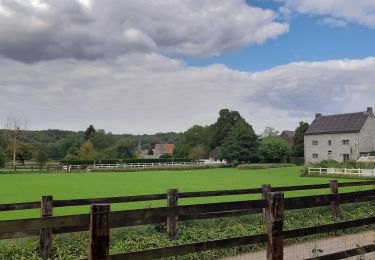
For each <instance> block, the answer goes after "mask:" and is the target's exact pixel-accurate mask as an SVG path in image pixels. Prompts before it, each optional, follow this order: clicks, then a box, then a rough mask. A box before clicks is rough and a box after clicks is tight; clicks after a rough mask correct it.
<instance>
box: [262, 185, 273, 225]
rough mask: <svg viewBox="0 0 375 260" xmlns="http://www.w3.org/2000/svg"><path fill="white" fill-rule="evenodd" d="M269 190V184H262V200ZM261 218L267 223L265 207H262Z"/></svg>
mask: <svg viewBox="0 0 375 260" xmlns="http://www.w3.org/2000/svg"><path fill="white" fill-rule="evenodd" d="M269 192H271V184H262V200H266V199H267V194H268V193H269ZM262 220H263V223H264V224H267V214H266V208H263V209H262Z"/></svg>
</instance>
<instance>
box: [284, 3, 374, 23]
mask: <svg viewBox="0 0 375 260" xmlns="http://www.w3.org/2000/svg"><path fill="white" fill-rule="evenodd" d="M277 1H279V2H284V3H285V6H284V7H283V9H285V8H287V9H290V10H293V11H296V12H299V13H303V14H313V15H319V16H326V17H327V18H328V19H330V20H326V21H328V22H329V21H331V22H333V21H336V22H337V21H340V25H341V26H343V25H344V22H346V23H349V22H351V23H357V24H361V25H365V26H368V27H370V28H375V1H374V0H360V1H358V0H345V1H342V0H328V1H327V0H277ZM333 19H334V20H333ZM330 24H331V25H332V23H330ZM336 24H337V23H336Z"/></svg>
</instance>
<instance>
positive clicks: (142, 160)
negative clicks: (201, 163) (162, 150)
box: [122, 158, 192, 163]
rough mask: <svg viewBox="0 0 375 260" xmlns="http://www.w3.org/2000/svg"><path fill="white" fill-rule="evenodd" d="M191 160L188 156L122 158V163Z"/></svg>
mask: <svg viewBox="0 0 375 260" xmlns="http://www.w3.org/2000/svg"><path fill="white" fill-rule="evenodd" d="M172 161H173V162H191V161H192V160H191V159H189V158H173V159H172V158H155V159H124V160H122V162H123V163H159V162H160V163H162V162H172Z"/></svg>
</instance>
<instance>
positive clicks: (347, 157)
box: [342, 154, 349, 162]
mask: <svg viewBox="0 0 375 260" xmlns="http://www.w3.org/2000/svg"><path fill="white" fill-rule="evenodd" d="M342 159H343V160H344V162H346V161H349V154H343V155H342Z"/></svg>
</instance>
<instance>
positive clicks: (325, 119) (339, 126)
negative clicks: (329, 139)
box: [305, 112, 368, 135]
mask: <svg viewBox="0 0 375 260" xmlns="http://www.w3.org/2000/svg"><path fill="white" fill-rule="evenodd" d="M367 118H368V113H367V112H359V113H350V114H340V115H330V116H321V117H320V118H318V119H315V120H314V121H313V122H312V123H311V125H310V127H309V128H308V129H307V131H306V133H305V135H318V134H342V133H358V132H360V131H361V129H362V127H363V124H364V123H365V122H366V120H367Z"/></svg>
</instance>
